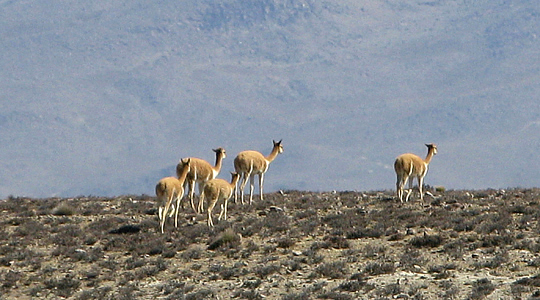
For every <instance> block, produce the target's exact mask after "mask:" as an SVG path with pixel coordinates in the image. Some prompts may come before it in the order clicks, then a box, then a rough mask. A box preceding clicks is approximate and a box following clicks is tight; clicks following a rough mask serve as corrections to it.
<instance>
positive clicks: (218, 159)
mask: <svg viewBox="0 0 540 300" xmlns="http://www.w3.org/2000/svg"><path fill="white" fill-rule="evenodd" d="M222 162H223V153H221V152H219V153H218V154H217V155H216V163H215V166H214V170H216V171H218V172H219V170H221V164H222Z"/></svg>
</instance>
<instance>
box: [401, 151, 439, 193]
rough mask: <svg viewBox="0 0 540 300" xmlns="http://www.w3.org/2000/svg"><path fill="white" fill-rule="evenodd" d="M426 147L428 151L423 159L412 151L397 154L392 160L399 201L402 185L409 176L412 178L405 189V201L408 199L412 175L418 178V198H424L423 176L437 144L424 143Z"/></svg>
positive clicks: (411, 186) (411, 185)
mask: <svg viewBox="0 0 540 300" xmlns="http://www.w3.org/2000/svg"><path fill="white" fill-rule="evenodd" d="M426 147H427V148H428V153H427V156H426V158H425V159H421V158H420V157H418V156H417V155H415V154H412V153H405V154H401V155H400V156H398V157H397V158H396V161H395V162H394V170H396V175H397V182H396V190H397V195H398V197H399V200H400V201H401V202H403V187H404V186H405V185H406V184H407V181H408V180H409V177H412V178H411V181H410V182H409V191H407V196H406V199H405V202H407V201H408V200H409V195H410V194H411V192H412V188H413V180H414V177H416V178H417V180H418V190H419V192H420V200H423V199H424V193H423V192H422V186H423V184H424V177H425V176H426V174H427V171H428V165H429V163H430V162H431V159H432V158H433V155H435V154H437V145H435V144H426Z"/></svg>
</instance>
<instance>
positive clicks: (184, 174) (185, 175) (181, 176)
mask: <svg viewBox="0 0 540 300" xmlns="http://www.w3.org/2000/svg"><path fill="white" fill-rule="evenodd" d="M188 173H189V167H188V166H184V168H183V169H182V173H181V174H180V176H178V180H180V181H181V182H184V181H185V180H186V177H187V174H188Z"/></svg>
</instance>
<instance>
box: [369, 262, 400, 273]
mask: <svg viewBox="0 0 540 300" xmlns="http://www.w3.org/2000/svg"><path fill="white" fill-rule="evenodd" d="M395 271H396V267H395V266H394V263H392V262H371V263H368V264H367V265H366V266H365V267H364V271H363V274H366V275H371V276H375V275H381V274H392V273H394V272H395Z"/></svg>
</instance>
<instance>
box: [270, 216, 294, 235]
mask: <svg viewBox="0 0 540 300" xmlns="http://www.w3.org/2000/svg"><path fill="white" fill-rule="evenodd" d="M290 223H291V220H290V218H289V217H288V216H287V215H285V214H284V213H282V212H279V211H276V212H274V211H270V212H269V213H268V215H267V216H266V217H265V218H264V221H263V224H264V225H263V226H264V227H265V228H266V229H267V230H268V231H267V232H266V233H265V235H270V234H273V233H277V232H284V231H287V230H288V229H290V226H291V224H290Z"/></svg>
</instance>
